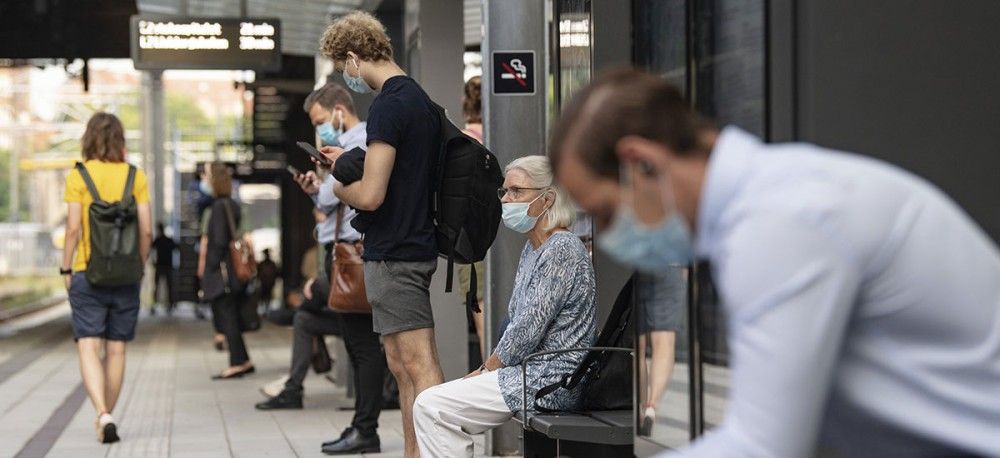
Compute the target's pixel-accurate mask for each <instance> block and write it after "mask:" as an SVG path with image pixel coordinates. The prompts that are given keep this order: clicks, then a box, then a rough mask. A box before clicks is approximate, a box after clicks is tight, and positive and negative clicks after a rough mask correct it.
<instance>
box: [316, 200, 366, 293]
mask: <svg viewBox="0 0 1000 458" xmlns="http://www.w3.org/2000/svg"><path fill="white" fill-rule="evenodd" d="M343 218H344V208H343V204H341V205H339V206H338V207H337V227H336V232H335V234H337V235H339V234H340V223H341V222H342V221H343ZM364 251H365V249H364V245H363V244H362V242H361V241H357V242H337V243H335V244H334V247H333V254H334V256H333V265H332V267H331V269H330V297H329V298H328V299H327V301H326V303H327V305H329V306H330V309H331V310H333V311H335V312H339V313H372V306H371V304H369V303H368V296H367V295H366V293H365V264H364V261H363V260H362V259H361V255H362V254H363V253H364Z"/></svg>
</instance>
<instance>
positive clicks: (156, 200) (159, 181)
mask: <svg viewBox="0 0 1000 458" xmlns="http://www.w3.org/2000/svg"><path fill="white" fill-rule="evenodd" d="M164 111H165V108H164V104H163V72H162V71H160V70H152V71H146V72H143V74H142V155H143V167H144V168H145V169H146V170H147V171H148V170H149V169H150V166H152V169H153V180H152V185H151V186H150V187H149V189H150V191H151V192H150V194H151V196H150V197H151V199H152V204H153V224H154V225H155V224H156V223H159V222H162V221H163V220H164V217H165V211H164V205H163V202H164V198H165V197H166V195H165V194H164V173H163V168H164V161H163V156H164V154H166V153H165V151H164V149H163V140H164V136H165V129H166V124H165V118H166V116H165V115H164ZM150 159H152V160H150Z"/></svg>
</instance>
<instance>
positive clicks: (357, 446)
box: [322, 429, 382, 455]
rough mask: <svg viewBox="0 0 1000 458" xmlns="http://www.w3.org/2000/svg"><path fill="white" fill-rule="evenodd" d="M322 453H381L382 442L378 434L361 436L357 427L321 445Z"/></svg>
mask: <svg viewBox="0 0 1000 458" xmlns="http://www.w3.org/2000/svg"><path fill="white" fill-rule="evenodd" d="M322 450H323V453H325V454H327V455H356V454H358V453H381V452H382V442H381V441H380V440H379V438H378V434H372V435H371V436H368V437H365V436H362V435H361V433H360V432H358V430H357V429H352V430H351V431H350V432H349V433H348V434H347V435H346V436H344V437H343V438H341V439H340V440H338V441H336V442H334V443H332V444H329V445H324V446H323V449H322Z"/></svg>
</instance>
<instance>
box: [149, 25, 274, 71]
mask: <svg viewBox="0 0 1000 458" xmlns="http://www.w3.org/2000/svg"><path fill="white" fill-rule="evenodd" d="M131 39H132V41H131V46H132V61H133V62H134V64H135V68H136V69H137V70H167V69H201V70H271V71H273V70H278V69H279V68H280V67H281V23H280V21H279V20H278V19H273V18H217V17H214V18H206V17H179V16H169V17H164V16H146V15H136V16H132V35H131Z"/></svg>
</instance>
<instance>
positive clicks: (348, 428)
mask: <svg viewBox="0 0 1000 458" xmlns="http://www.w3.org/2000/svg"><path fill="white" fill-rule="evenodd" d="M351 431H354V427H353V426H348V427H347V428H345V429H344V432H342V433H340V437H338V438H336V439H334V440H332V441H326V442H323V446H324V447H326V446H328V445H333V444H336V443H337V442H340V441H341V440H343V439H344V438H345V437H347V435H348V434H351Z"/></svg>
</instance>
